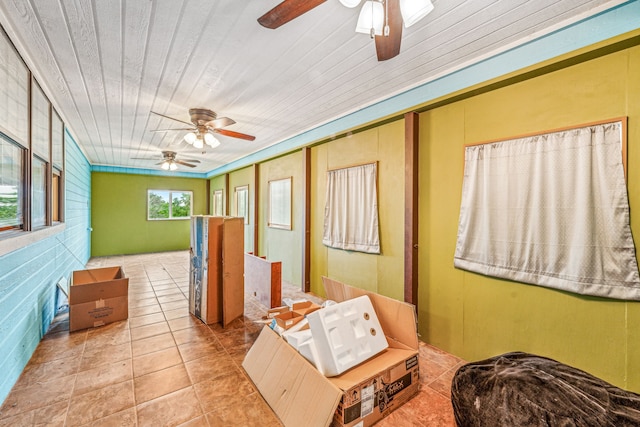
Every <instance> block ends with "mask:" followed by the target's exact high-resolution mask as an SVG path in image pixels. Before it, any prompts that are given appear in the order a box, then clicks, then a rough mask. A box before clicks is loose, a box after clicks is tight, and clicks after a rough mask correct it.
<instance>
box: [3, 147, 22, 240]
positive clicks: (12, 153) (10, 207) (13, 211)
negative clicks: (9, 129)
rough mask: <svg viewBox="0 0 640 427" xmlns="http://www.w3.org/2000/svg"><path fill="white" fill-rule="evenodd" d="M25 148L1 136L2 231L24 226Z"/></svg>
mask: <svg viewBox="0 0 640 427" xmlns="http://www.w3.org/2000/svg"><path fill="white" fill-rule="evenodd" d="M23 159H24V150H22V149H21V148H20V147H18V146H17V145H15V144H13V143H11V142H9V141H7V140H5V139H4V138H0V231H4V230H11V229H23V228H24V216H23V205H24V195H23V188H24V165H23Z"/></svg>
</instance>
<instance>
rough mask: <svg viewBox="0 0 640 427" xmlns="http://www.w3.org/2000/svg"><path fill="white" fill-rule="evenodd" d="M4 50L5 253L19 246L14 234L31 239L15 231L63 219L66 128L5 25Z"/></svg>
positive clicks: (0, 139)
mask: <svg viewBox="0 0 640 427" xmlns="http://www.w3.org/2000/svg"><path fill="white" fill-rule="evenodd" d="M0 56H1V57H2V61H0V62H1V63H0V240H1V241H2V245H0V253H6V252H5V251H7V250H15V249H16V248H18V247H20V244H21V243H18V244H17V246H16V245H14V244H11V243H10V241H11V240H12V239H13V238H14V237H16V238H17V239H18V240H17V241H20V242H24V241H26V240H25V239H23V238H22V237H18V236H16V233H13V231H16V230H21V231H25V232H30V231H34V230H37V229H43V228H46V227H47V226H51V225H53V223H54V222H62V221H64V141H65V140H64V137H65V128H64V123H63V121H62V119H61V118H60V115H59V114H58V113H57V112H56V111H55V110H54V109H53V108H52V105H51V103H50V102H49V99H48V98H47V96H46V94H45V93H44V91H43V90H42V88H41V87H40V85H39V84H38V82H37V81H36V79H35V78H34V77H33V75H32V74H31V72H30V71H29V68H28V67H27V66H26V65H25V63H24V61H22V58H21V57H20V55H19V54H18V52H17V51H16V49H15V47H14V46H13V44H12V43H11V40H10V39H9V37H8V36H7V34H6V33H5V32H4V31H3V30H2V29H1V28H0ZM46 234H47V232H46V233H36V235H37V236H45V235H46ZM39 238H40V237H33V238H31V237H30V238H29V241H30V242H34V241H36V240H37V239H39ZM34 239H35V240H34Z"/></svg>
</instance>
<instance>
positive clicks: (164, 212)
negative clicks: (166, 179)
mask: <svg viewBox="0 0 640 427" xmlns="http://www.w3.org/2000/svg"><path fill="white" fill-rule="evenodd" d="M147 194H148V196H147V219H148V220H163V219H189V218H191V214H192V212H193V209H192V206H191V200H192V199H193V193H192V192H191V191H170V190H149V191H148V192H147Z"/></svg>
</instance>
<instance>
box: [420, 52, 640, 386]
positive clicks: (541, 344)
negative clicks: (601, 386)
mask: <svg viewBox="0 0 640 427" xmlns="http://www.w3.org/2000/svg"><path fill="white" fill-rule="evenodd" d="M638 76H640V47H633V48H629V49H626V50H623V51H620V52H617V53H613V54H609V55H607V56H603V57H600V58H596V59H593V60H590V61H587V62H584V63H581V64H577V65H574V66H571V67H568V68H564V69H561V70H558V71H554V72H551V73H548V74H545V75H541V76H538V77H535V78H532V79H529V80H526V81H522V82H520V83H516V84H512V85H510V86H507V87H503V88H500V89H496V90H493V91H491V92H487V93H484V94H481V95H478V96H475V97H472V98H468V99H466V100H463V101H459V102H456V103H452V104H449V105H446V106H443V107H439V108H435V109H433V110H430V111H427V112H425V113H422V114H420V129H421V131H420V161H419V162H420V163H419V165H420V178H419V186H420V199H419V205H420V206H419V212H420V233H419V234H420V235H419V247H420V251H419V316H418V318H419V330H420V333H421V335H422V338H423V339H424V340H425V341H427V342H429V343H432V344H434V345H436V346H438V347H441V348H443V349H445V350H447V351H450V352H452V353H454V354H456V355H458V356H461V357H463V358H465V359H467V360H477V359H481V358H485V357H489V356H493V355H496V354H499V353H503V352H508V351H515V350H521V351H528V352H532V353H536V354H540V355H544V356H548V357H552V358H555V359H558V360H560V361H563V362H565V363H568V364H570V365H573V366H576V367H578V368H581V369H584V370H586V371H588V372H590V373H592V374H594V375H596V376H598V377H601V378H603V379H605V380H607V381H609V382H612V383H614V384H616V385H618V386H621V387H625V388H628V389H632V390H635V391H640V370H638V369H637V368H638V367H639V366H640V339H639V338H640V303H637V302H624V301H614V300H606V299H600V298H592V297H583V296H579V295H574V294H570V293H566V292H560V291H556V290H551V289H547V288H542V287H538V286H532V285H526V284H520V283H513V282H509V281H505V280H497V279H493V278H489V277H484V276H481V275H478V274H474V273H469V272H464V271H462V270H457V269H454V267H453V255H454V251H455V244H456V234H457V225H458V224H457V223H458V215H459V209H460V196H461V187H462V170H463V162H464V158H463V146H464V144H469V143H476V142H482V141H487V140H494V139H501V138H509V137H512V136H516V135H521V134H526V133H531V132H544V131H545V130H550V129H554V128H561V127H567V126H573V125H580V124H583V123H588V122H592V121H598V120H604V119H609V118H616V117H620V116H628V117H629V133H628V135H629V143H628V171H629V174H628V177H629V195H630V203H631V225H632V231H633V233H634V235H635V236H636V241H637V239H638V237H637V236H640V212H639V211H638V208H639V206H640V205H639V203H640V194H639V192H640V185H639V183H638V182H639V179H640V170H639V167H640V128H639V125H638V123H639V122H640V78H639V77H638Z"/></svg>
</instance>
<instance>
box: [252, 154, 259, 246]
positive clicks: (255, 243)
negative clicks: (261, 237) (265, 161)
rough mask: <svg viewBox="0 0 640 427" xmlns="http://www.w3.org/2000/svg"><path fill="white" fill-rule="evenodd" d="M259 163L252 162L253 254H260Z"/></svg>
mask: <svg viewBox="0 0 640 427" xmlns="http://www.w3.org/2000/svg"><path fill="white" fill-rule="evenodd" d="M259 224H260V164H259V163H254V164H253V254H254V255H256V256H259V255H260V246H259V245H258V234H259V231H260V225H259Z"/></svg>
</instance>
